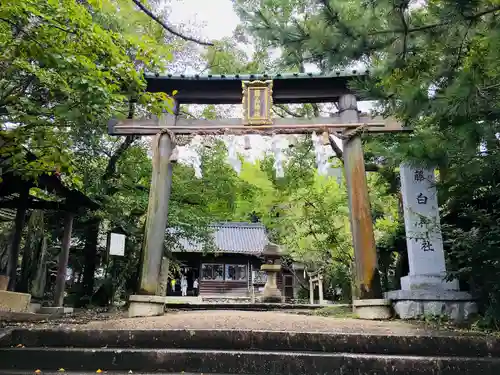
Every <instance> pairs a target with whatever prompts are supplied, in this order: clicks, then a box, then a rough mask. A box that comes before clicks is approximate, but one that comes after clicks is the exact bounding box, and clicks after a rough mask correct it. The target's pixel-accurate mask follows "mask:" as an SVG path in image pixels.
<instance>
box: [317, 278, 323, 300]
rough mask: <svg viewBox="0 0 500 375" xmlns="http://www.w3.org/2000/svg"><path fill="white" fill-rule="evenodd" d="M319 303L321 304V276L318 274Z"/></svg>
mask: <svg viewBox="0 0 500 375" xmlns="http://www.w3.org/2000/svg"><path fill="white" fill-rule="evenodd" d="M318 293H319V304H320V305H322V304H323V276H318Z"/></svg>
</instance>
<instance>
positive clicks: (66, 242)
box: [54, 211, 74, 307]
mask: <svg viewBox="0 0 500 375" xmlns="http://www.w3.org/2000/svg"><path fill="white" fill-rule="evenodd" d="M73 217H74V214H73V213H72V212H69V211H67V212H66V213H65V214H64V232H63V238H62V241H61V252H60V253H59V264H58V266H57V277H56V288H55V292H54V307H62V306H63V304H64V290H65V289H66V275H67V270H68V259H69V249H70V247H71V232H72V230H73Z"/></svg>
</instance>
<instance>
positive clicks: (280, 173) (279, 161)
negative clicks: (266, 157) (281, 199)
mask: <svg viewBox="0 0 500 375" xmlns="http://www.w3.org/2000/svg"><path fill="white" fill-rule="evenodd" d="M278 142H279V140H278V138H276V137H274V138H273V141H272V143H271V150H272V151H273V154H274V165H273V167H274V171H275V172H276V178H283V177H285V170H284V169H283V153H282V152H281V148H280V147H279V145H278Z"/></svg>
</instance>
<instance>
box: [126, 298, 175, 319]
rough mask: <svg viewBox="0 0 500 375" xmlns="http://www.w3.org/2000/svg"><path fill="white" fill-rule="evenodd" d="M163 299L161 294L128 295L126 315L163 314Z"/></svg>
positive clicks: (132, 316) (130, 316)
mask: <svg viewBox="0 0 500 375" xmlns="http://www.w3.org/2000/svg"><path fill="white" fill-rule="evenodd" d="M165 300H166V299H165V297H163V296H144V295H132V296H130V297H129V308H128V317H129V318H137V317H141V316H158V315H163V314H164V313H165Z"/></svg>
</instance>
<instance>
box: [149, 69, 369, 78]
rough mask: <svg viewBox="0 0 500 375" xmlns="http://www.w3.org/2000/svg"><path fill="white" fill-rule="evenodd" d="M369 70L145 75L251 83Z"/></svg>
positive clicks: (349, 74)
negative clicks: (327, 72) (326, 72)
mask: <svg viewBox="0 0 500 375" xmlns="http://www.w3.org/2000/svg"><path fill="white" fill-rule="evenodd" d="M369 73H370V71H369V70H363V69H361V70H360V69H351V70H336V71H333V72H331V73H329V74H323V73H311V72H309V73H251V74H178V75H173V74H165V75H163V74H146V78H153V77H154V78H161V79H171V80H200V81H205V80H212V81H217V80H227V81H252V80H269V79H270V80H280V79H322V78H323V79H324V78H327V79H328V78H336V77H359V76H366V75H368V74H369Z"/></svg>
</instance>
